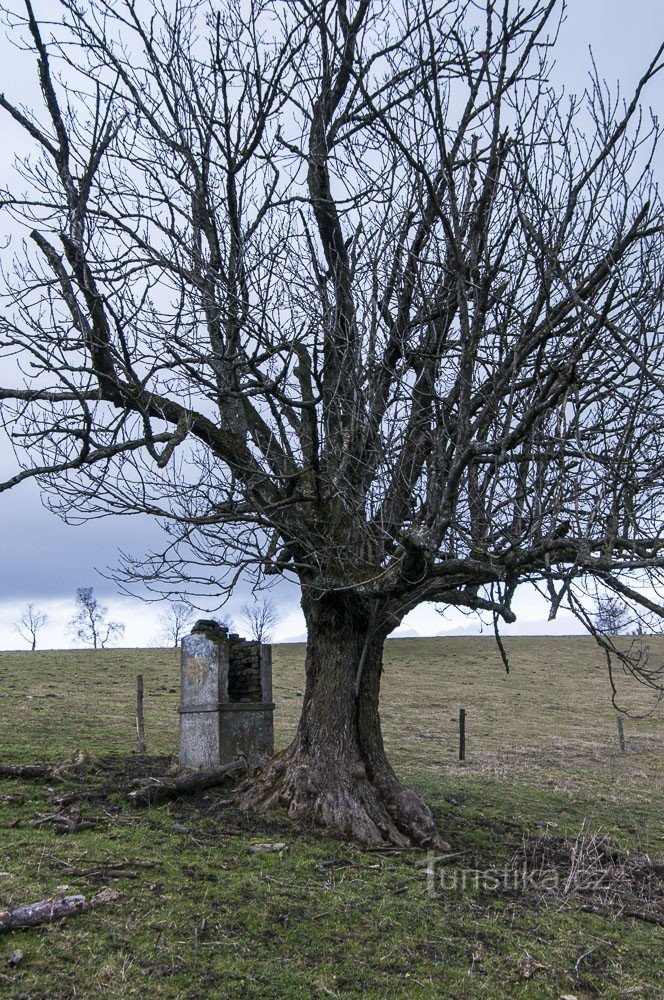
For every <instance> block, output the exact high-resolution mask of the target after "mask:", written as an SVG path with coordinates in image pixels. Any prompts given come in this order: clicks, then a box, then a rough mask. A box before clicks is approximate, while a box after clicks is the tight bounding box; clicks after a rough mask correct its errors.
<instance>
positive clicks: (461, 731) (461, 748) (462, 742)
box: [459, 708, 466, 760]
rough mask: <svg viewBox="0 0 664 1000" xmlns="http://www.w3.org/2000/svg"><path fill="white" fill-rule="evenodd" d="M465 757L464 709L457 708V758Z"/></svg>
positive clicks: (463, 758)
mask: <svg viewBox="0 0 664 1000" xmlns="http://www.w3.org/2000/svg"><path fill="white" fill-rule="evenodd" d="M465 759H466V710H465V708H460V709H459V760H465Z"/></svg>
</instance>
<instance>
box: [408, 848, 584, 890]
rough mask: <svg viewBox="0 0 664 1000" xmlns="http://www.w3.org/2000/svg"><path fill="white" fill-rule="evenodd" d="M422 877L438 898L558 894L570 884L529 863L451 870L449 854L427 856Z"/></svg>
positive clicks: (548, 869) (549, 871) (554, 873)
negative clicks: (469, 894) (458, 894)
mask: <svg viewBox="0 0 664 1000" xmlns="http://www.w3.org/2000/svg"><path fill="white" fill-rule="evenodd" d="M422 874H423V875H424V877H425V878H426V885H427V894H428V895H429V896H434V897H435V896H442V895H444V894H446V893H451V892H462V893H465V892H477V893H479V892H525V891H526V890H533V889H537V890H539V891H540V892H558V891H560V889H561V888H562V887H563V885H564V883H565V881H566V880H565V879H564V878H563V877H561V874H560V872H558V871H556V869H555V868H542V867H539V868H531V867H529V866H528V864H527V863H524V864H523V865H522V866H521V867H516V868H515V867H510V866H509V865H504V866H503V867H502V868H451V867H450V856H449V854H447V855H445V854H440V855H438V854H435V853H434V852H433V851H429V852H428V854H427V864H426V867H425V868H424V869H423V870H422ZM575 888H579V887H578V886H575ZM584 888H586V887H585V886H584ZM587 888H590V886H588V887H587Z"/></svg>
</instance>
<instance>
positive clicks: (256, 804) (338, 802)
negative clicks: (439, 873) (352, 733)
mask: <svg viewBox="0 0 664 1000" xmlns="http://www.w3.org/2000/svg"><path fill="white" fill-rule="evenodd" d="M240 808H241V809H243V810H244V811H252V812H257V813H261V812H266V811H268V810H270V809H275V808H281V809H285V810H287V813H288V816H289V817H290V818H291V819H296V820H301V821H304V822H309V823H313V824H315V825H317V826H323V827H328V828H330V829H332V830H335V831H337V832H339V833H341V834H342V835H344V836H346V837H350V838H353V839H354V840H358V841H360V842H361V843H363V844H368V845H371V846H377V845H380V844H386V843H388V844H395V845H397V846H398V847H407V846H411V845H415V846H418V847H435V848H437V849H438V850H443V851H444V850H449V845H448V844H446V842H445V841H444V840H443V839H442V838H441V836H440V834H439V833H438V831H437V830H436V824H435V820H434V818H433V814H432V813H431V811H430V809H429V808H428V806H426V805H425V803H424V802H422V800H421V799H420V798H418V796H417V795H415V794H414V792H411V791H410V790H409V789H407V788H404V786H403V785H401V783H400V782H399V781H398V780H397V778H396V777H395V776H394V774H393V772H392V771H391V769H389V766H388V769H387V770H386V771H384V772H382V773H381V774H380V775H376V776H374V778H373V780H371V779H370V777H369V775H368V774H367V769H366V768H365V766H364V764H363V763H362V761H361V760H360V759H359V757H358V758H356V760H355V761H352V760H351V762H349V761H348V760H346V759H340V758H339V757H337V758H334V759H330V758H329V757H325V758H324V759H321V758H320V757H317V756H314V755H313V754H308V755H306V754H304V753H303V752H302V750H301V749H300V748H299V746H298V744H297V741H296V742H295V743H293V744H292V745H291V746H290V747H289V748H288V749H287V750H285V751H284V752H283V753H281V754H280V755H279V756H277V757H275V758H273V759H272V760H271V761H269V762H268V763H267V764H266V765H265V767H264V768H263V769H262V771H261V772H260V773H259V774H258V775H257V776H256V777H255V778H254V780H253V781H252V783H251V786H250V787H249V788H248V789H247V790H246V791H245V792H244V793H243V795H242V797H241V799H240Z"/></svg>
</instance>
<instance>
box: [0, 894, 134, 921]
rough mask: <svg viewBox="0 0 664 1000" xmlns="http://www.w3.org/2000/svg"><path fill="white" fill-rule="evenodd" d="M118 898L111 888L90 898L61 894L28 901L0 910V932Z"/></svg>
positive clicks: (83, 910)
mask: <svg viewBox="0 0 664 1000" xmlns="http://www.w3.org/2000/svg"><path fill="white" fill-rule="evenodd" d="M119 898H120V894H119V893H117V892H114V891H113V890H112V889H102V890H101V892H98V893H97V895H96V896H93V897H92V899H86V898H85V896H63V897H62V899H42V900H40V902H38V903H28V904H27V905H26V906H18V907H17V908H16V909H15V910H0V932H1V931H16V930H21V929H23V928H25V927H38V926H39V925H40V924H50V923H52V922H53V921H54V920H62V919H64V918H65V917H73V916H75V915H76V914H77V913H85V912H86V911H87V910H92V909H94V908H95V907H97V906H104V905H105V904H106V903H114V902H116V900H118V899H119Z"/></svg>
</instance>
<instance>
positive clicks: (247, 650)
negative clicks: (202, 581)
mask: <svg viewBox="0 0 664 1000" xmlns="http://www.w3.org/2000/svg"><path fill="white" fill-rule="evenodd" d="M273 715H274V704H273V702H272V648H271V647H270V646H269V645H261V646H259V645H258V644H257V643H252V642H247V641H246V640H244V639H240V637H239V636H236V635H231V636H230V637H229V635H228V632H227V630H226V629H225V628H223V627H222V626H220V625H218V624H217V622H214V621H198V622H196V624H195V625H194V628H193V629H192V633H191V635H188V636H185V638H184V639H183V640H182V689H181V701H180V754H179V759H180V763H181V764H182V765H183V766H184V767H202V768H208V767H217V766H218V765H220V764H227V763H229V762H230V761H231V760H232V759H233V758H234V757H236V756H237V755H238V753H240V754H243V755H244V756H245V757H246V758H247V761H248V762H249V765H250V766H253V765H255V764H256V763H258V762H259V761H260V760H262V759H265V758H266V757H271V756H272V755H273V753H274V722H273Z"/></svg>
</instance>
